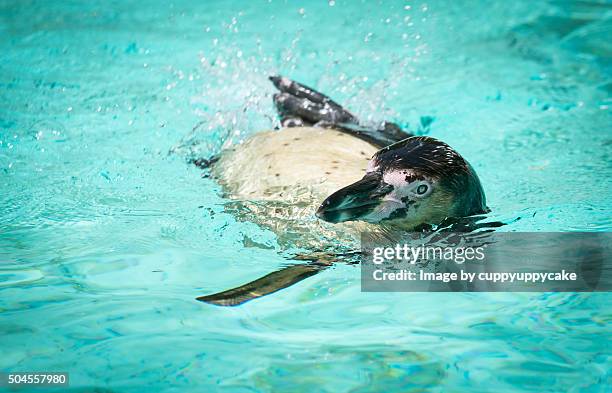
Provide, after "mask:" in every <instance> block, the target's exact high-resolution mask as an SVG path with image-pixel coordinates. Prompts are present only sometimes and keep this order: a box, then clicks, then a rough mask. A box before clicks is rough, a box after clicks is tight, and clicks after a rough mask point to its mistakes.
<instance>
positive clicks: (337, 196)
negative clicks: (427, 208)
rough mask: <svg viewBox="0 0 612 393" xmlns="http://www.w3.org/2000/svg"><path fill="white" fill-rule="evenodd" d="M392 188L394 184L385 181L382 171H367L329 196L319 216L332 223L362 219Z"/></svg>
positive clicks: (319, 210)
mask: <svg viewBox="0 0 612 393" xmlns="http://www.w3.org/2000/svg"><path fill="white" fill-rule="evenodd" d="M392 190H393V186H392V185H390V184H387V183H385V182H384V181H383V177H382V173H380V172H370V173H367V174H366V175H365V176H364V177H363V178H362V179H361V180H359V181H358V182H355V183H353V184H351V185H350V186H347V187H344V188H342V189H340V190H338V191H336V192H334V193H333V194H331V195H330V196H329V197H327V199H325V200H324V201H323V203H322V204H321V206H320V207H319V209H318V210H317V213H316V214H317V217H319V218H320V219H322V220H324V221H327V222H331V223H339V222H344V221H354V220H359V219H362V218H363V217H365V216H367V215H368V214H369V213H370V212H372V210H374V208H375V207H376V206H377V205H378V204H379V203H380V201H381V199H382V197H383V196H385V195H387V194H388V193H390V192H391V191H392Z"/></svg>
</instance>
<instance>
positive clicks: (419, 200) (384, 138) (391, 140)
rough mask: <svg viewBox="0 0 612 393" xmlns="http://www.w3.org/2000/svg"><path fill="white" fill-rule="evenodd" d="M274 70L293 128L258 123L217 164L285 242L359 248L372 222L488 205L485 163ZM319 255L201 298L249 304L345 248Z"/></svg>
mask: <svg viewBox="0 0 612 393" xmlns="http://www.w3.org/2000/svg"><path fill="white" fill-rule="evenodd" d="M270 79H271V80H272V82H273V83H274V85H275V86H276V87H277V88H278V89H279V91H280V92H279V93H278V94H276V95H275V96H274V103H275V105H276V107H277V110H278V112H279V115H280V117H281V121H282V124H283V125H285V128H282V129H280V130H270V131H263V132H259V133H256V134H255V135H253V136H252V137H251V138H249V139H247V140H246V141H244V143H242V144H240V145H237V146H235V147H233V148H232V149H229V150H226V151H224V152H223V153H222V154H221V156H220V157H219V159H218V161H216V162H215V163H214V165H213V166H212V168H211V173H212V175H213V177H214V178H215V179H216V180H217V181H218V182H219V183H220V184H221V186H222V187H223V189H224V191H225V193H226V195H227V196H228V197H229V198H230V199H233V200H236V201H237V202H239V203H240V204H241V209H240V211H241V212H242V213H243V214H244V217H245V219H247V220H249V221H252V222H255V223H256V224H258V225H260V226H262V227H265V228H268V229H270V230H272V231H274V232H275V233H276V234H277V236H278V241H279V244H281V246H283V245H286V246H287V248H290V247H293V248H302V249H310V250H313V251H318V250H328V249H330V244H331V243H334V244H338V243H342V244H347V248H348V249H350V248H351V247H353V248H355V247H356V246H357V244H358V242H359V235H360V233H361V232H362V231H364V230H369V231H377V230H379V231H386V230H389V229H395V230H396V229H401V230H414V229H416V228H419V227H422V226H423V225H437V224H440V223H442V222H443V221H445V220H448V219H449V218H453V217H457V218H459V217H466V216H471V215H475V214H481V213H485V212H486V211H487V207H486V201H485V195H484V191H483V189H482V186H481V184H480V181H479V180H478V176H477V175H476V172H475V171H474V169H473V168H472V167H471V166H470V164H469V163H468V162H467V161H466V160H465V159H464V158H463V157H461V155H460V154H459V153H457V152H456V151H455V150H454V149H452V148H451V147H450V146H449V145H447V144H445V143H444V142H441V141H439V140H436V139H434V138H430V137H415V136H411V135H410V134H408V133H406V132H404V131H402V130H401V129H400V128H399V127H398V126H397V125H395V124H393V123H389V122H386V123H383V124H381V126H380V127H378V128H368V127H363V126H362V125H360V124H359V123H358V121H357V118H356V117H355V116H354V115H353V114H351V113H350V112H349V111H347V110H346V109H344V108H343V107H342V106H340V105H339V104H337V103H336V102H334V101H333V100H331V99H330V98H329V97H327V96H325V95H323V94H321V93H319V92H317V91H315V90H314V89H311V88H309V87H307V86H305V85H302V84H299V83H297V82H294V81H291V80H289V79H287V78H283V77H271V78H270ZM288 126H291V127H288ZM313 255H314V254H313ZM309 258H310V257H306V259H309ZM309 260H310V262H309V263H307V264H305V265H296V266H292V267H288V268H285V269H282V270H280V271H278V272H274V273H271V274H270V275H267V276H265V277H262V278H261V279H258V280H255V281H253V282H251V283H248V284H245V285H243V286H240V287H238V288H234V289H232V290H229V291H224V292H221V293H218V294H214V295H208V296H203V297H200V298H198V300H201V301H204V302H208V303H212V304H217V305H237V304H241V303H243V302H245V301H248V300H251V299H253V298H256V297H260V296H264V295H266V294H269V293H272V292H274V291H277V290H279V289H281V288H284V287H286V286H289V285H292V284H294V283H295V282H298V281H300V280H302V279H304V278H306V277H308V276H310V275H312V274H315V273H316V272H318V271H320V270H322V269H324V268H325V267H327V266H329V265H330V264H331V263H332V262H333V261H335V260H337V258H335V257H334V254H329V253H327V254H319V256H317V257H312V258H310V259H309Z"/></svg>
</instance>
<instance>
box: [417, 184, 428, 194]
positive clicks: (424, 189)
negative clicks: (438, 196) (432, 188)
mask: <svg viewBox="0 0 612 393" xmlns="http://www.w3.org/2000/svg"><path fill="white" fill-rule="evenodd" d="M428 189H429V187H427V184H421V185H420V186H418V187H417V189H416V192H417V194H418V195H423V194H425V193H426V192H427V190H428Z"/></svg>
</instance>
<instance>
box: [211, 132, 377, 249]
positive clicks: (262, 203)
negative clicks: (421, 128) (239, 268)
mask: <svg viewBox="0 0 612 393" xmlns="http://www.w3.org/2000/svg"><path fill="white" fill-rule="evenodd" d="M377 150H378V149H377V148H376V147H374V146H372V145H370V144H369V143H367V142H365V141H362V140H360V139H357V138H354V137H351V136H350V135H346V134H343V133H341V132H338V131H335V130H329V129H321V128H311V127H296V128H286V129H282V130H278V131H264V132H259V133H257V134H256V135H254V136H253V137H251V138H249V139H248V140H246V141H245V142H243V143H242V144H240V145H238V146H235V147H234V148H232V149H231V150H226V151H225V152H223V154H222V157H221V158H220V160H219V161H218V162H217V163H216V164H215V165H214V167H213V176H214V177H215V178H216V179H217V181H218V182H219V183H220V184H221V185H222V186H223V188H224V190H225V191H226V192H227V194H228V197H229V198H231V199H236V200H240V201H241V203H242V204H243V205H244V207H246V208H247V211H248V212H249V213H250V214H248V215H247V216H246V217H244V218H245V219H246V220H248V221H252V222H255V223H257V224H260V225H263V226H265V227H268V228H269V229H272V230H273V231H274V232H276V234H277V235H278V236H279V242H281V243H283V240H287V241H290V242H291V243H292V244H291V245H293V246H307V247H309V248H311V247H321V246H323V245H322V244H320V243H321V242H320V240H324V238H327V239H328V240H329V239H330V238H336V240H341V239H338V236H339V235H342V234H345V233H347V234H348V233H350V234H351V235H350V236H351V238H352V239H354V240H355V239H356V235H358V232H359V231H360V230H363V229H365V227H366V224H363V223H362V224H358V223H345V224H335V225H332V224H328V223H324V222H322V221H320V220H318V219H317V218H316V217H315V212H316V209H317V208H318V206H319V205H320V204H321V202H322V201H323V199H325V198H326V197H327V196H328V195H330V194H332V193H333V192H335V191H337V190H339V189H340V188H342V187H345V186H347V185H349V184H351V183H353V182H355V181H357V180H359V179H361V178H362V177H363V175H364V173H365V170H366V167H367V164H368V161H369V159H370V158H371V157H372V155H374V153H375V152H376V151H377ZM313 232H314V233H313ZM340 237H343V236H340ZM298 239H299V241H298ZM315 239H317V240H315ZM304 241H305V243H304ZM314 243H317V244H316V245H315V244H314Z"/></svg>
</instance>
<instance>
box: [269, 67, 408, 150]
mask: <svg viewBox="0 0 612 393" xmlns="http://www.w3.org/2000/svg"><path fill="white" fill-rule="evenodd" d="M270 80H271V81H272V83H273V84H274V86H276V88H277V89H278V90H279V91H280V93H277V94H275V95H274V96H273V100H274V104H275V106H276V110H277V111H278V113H279V115H280V118H281V124H282V125H283V127H301V126H313V125H314V126H316V127H323V128H333V129H335V130H338V131H341V132H344V133H346V134H349V135H352V136H354V137H356V138H359V139H361V140H364V141H366V142H368V143H371V144H373V145H374V146H377V147H380V148H382V147H386V146H389V145H391V144H393V143H395V142H399V141H401V140H403V139H406V138H408V137H411V136H413V135H412V134H410V133H408V132H405V131H403V130H402V129H401V128H400V127H399V126H398V125H397V124H395V123H391V122H383V123H382V124H381V125H380V127H375V128H374V127H364V126H361V125H359V121H358V119H357V117H356V116H355V115H353V114H352V113H351V112H349V111H348V110H346V109H344V108H343V107H342V106H341V105H340V104H338V103H337V102H335V101H334V100H332V99H331V98H329V97H328V96H326V95H324V94H322V93H319V92H318V91H316V90H314V89H312V88H310V87H308V86H306V85H303V84H301V83H298V82H295V81H292V80H291V79H289V78H285V77H281V76H271V77H270Z"/></svg>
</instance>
